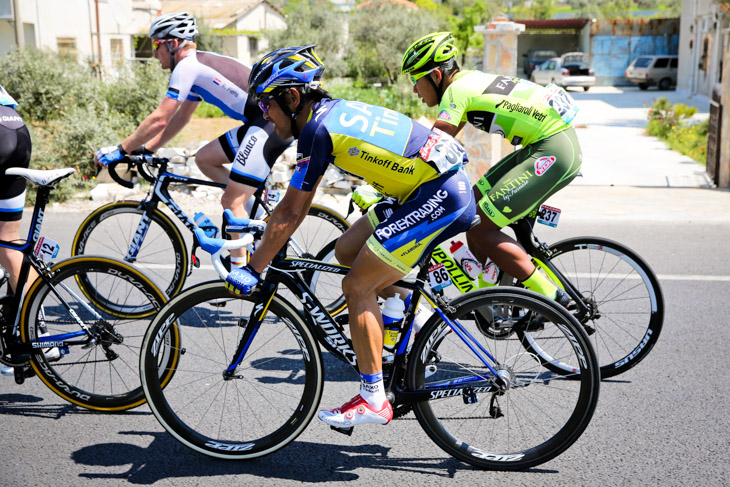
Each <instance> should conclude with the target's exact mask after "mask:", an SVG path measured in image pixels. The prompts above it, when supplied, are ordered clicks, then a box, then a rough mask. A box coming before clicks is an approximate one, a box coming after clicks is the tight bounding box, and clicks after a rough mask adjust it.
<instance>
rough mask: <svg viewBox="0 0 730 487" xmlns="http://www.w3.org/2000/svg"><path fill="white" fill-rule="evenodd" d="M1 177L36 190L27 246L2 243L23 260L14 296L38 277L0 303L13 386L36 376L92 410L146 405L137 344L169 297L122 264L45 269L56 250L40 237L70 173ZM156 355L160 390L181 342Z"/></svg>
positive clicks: (171, 336) (86, 262)
mask: <svg viewBox="0 0 730 487" xmlns="http://www.w3.org/2000/svg"><path fill="white" fill-rule="evenodd" d="M5 172H6V174H8V175H17V176H22V177H24V178H26V179H27V180H28V181H31V182H32V183H34V184H37V185H38V192H37V196H36V202H35V209H34V212H33V218H32V220H31V223H30V228H29V230H28V237H27V239H26V240H25V241H19V242H7V241H0V246H2V247H5V248H8V249H13V250H16V251H18V252H22V254H23V264H22V267H21V271H20V276H19V279H18V285H17V289H25V288H26V284H28V277H29V274H30V269H31V268H32V269H34V270H35V272H36V273H37V274H38V279H36V280H35V281H34V282H33V283H32V284H31V285H30V286H29V288H28V290H27V293H26V294H24V293H22V292H16V293H14V294H13V293H11V292H10V286H9V285H8V286H7V289H8V293H7V294H6V295H5V296H3V297H2V298H0V362H2V363H3V364H4V365H6V366H9V367H12V368H13V373H14V376H15V382H17V383H18V384H22V383H23V382H24V381H25V379H26V378H27V377H30V376H33V375H38V377H39V378H40V379H41V381H42V382H43V383H44V384H45V385H46V386H48V388H49V389H51V390H52V391H53V392H54V393H56V394H58V395H59V396H60V397H62V398H63V399H65V400H67V401H69V402H71V403H73V404H76V405H79V406H82V407H85V408H88V409H92V410H95V411H122V410H125V409H129V408H133V407H136V406H139V405H140V404H142V403H144V401H145V398H144V393H143V392H142V387H141V385H140V380H139V354H140V350H141V345H142V338H143V336H144V333H145V330H146V329H147V326H148V325H149V323H150V320H151V318H152V317H153V316H154V315H155V314H156V313H157V312H158V311H159V310H160V309H161V308H162V306H163V304H164V303H165V301H166V300H167V296H166V295H165V294H164V293H163V292H162V291H160V290H159V289H158V288H157V287H156V286H155V285H154V283H153V282H152V281H150V280H149V278H147V277H146V276H145V275H144V274H142V273H141V272H139V271H138V270H136V269H135V268H133V267H132V266H130V265H129V264H126V263H124V262H122V261H119V260H116V259H112V258H107V257H97V256H80V257H72V258H70V259H66V260H63V261H61V262H58V263H56V264H53V263H51V262H46V260H44V259H48V260H50V259H52V258H54V257H55V256H56V254H57V253H58V244H56V243H55V242H53V241H52V240H51V239H48V238H46V237H42V236H41V226H42V223H43V218H44V214H45V207H46V205H47V203H48V196H49V194H50V192H51V190H52V189H53V187H54V186H55V185H56V183H58V182H59V181H60V180H62V179H64V178H65V177H68V176H69V175H71V174H72V173H73V172H74V169H72V168H69V169H57V170H52V171H38V170H30V169H21V168H10V169H7V170H6V171H5ZM162 340H163V341H165V342H166V343H167V344H168V345H169V351H168V353H167V354H163V355H160V356H159V360H160V375H159V380H160V383H161V384H162V385H163V386H164V385H165V384H166V383H167V382H168V381H169V380H170V378H171V377H172V374H173V372H174V370H175V362H176V361H177V359H178V354H177V350H179V346H176V344H178V345H179V336H178V335H177V334H176V330H174V329H173V330H170V331H169V333H167V334H165V336H163V337H162Z"/></svg>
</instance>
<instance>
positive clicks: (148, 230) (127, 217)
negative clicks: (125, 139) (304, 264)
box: [71, 155, 350, 310]
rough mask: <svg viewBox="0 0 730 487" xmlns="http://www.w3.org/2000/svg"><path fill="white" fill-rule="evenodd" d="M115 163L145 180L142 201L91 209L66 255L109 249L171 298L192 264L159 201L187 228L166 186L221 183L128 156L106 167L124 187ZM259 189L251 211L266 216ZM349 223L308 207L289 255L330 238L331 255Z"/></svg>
mask: <svg viewBox="0 0 730 487" xmlns="http://www.w3.org/2000/svg"><path fill="white" fill-rule="evenodd" d="M120 163H126V164H127V166H128V169H129V170H131V169H132V168H136V170H137V171H138V173H139V174H140V175H141V176H142V177H143V178H144V179H145V180H147V181H148V182H149V183H150V188H149V192H148V194H147V196H146V197H145V199H143V200H142V201H136V200H135V201H117V202H113V203H109V204H106V205H103V206H101V207H99V208H97V209H96V210H94V211H93V212H91V214H89V216H88V217H86V219H85V220H84V221H83V222H82V223H81V226H79V229H78V230H77V231H76V235H75V236H74V239H73V244H72V248H71V255H82V254H100V255H109V254H110V253H111V254H113V255H115V256H116V257H119V258H121V259H123V260H124V261H125V262H129V263H132V264H135V265H136V266H138V267H139V268H140V269H142V270H143V271H144V272H147V273H148V274H150V275H152V276H153V277H154V278H155V279H156V280H157V282H158V284H159V285H160V287H161V288H163V289H164V290H165V292H166V293H167V295H168V296H174V295H176V294H177V293H178V292H180V290H181V289H182V288H183V286H184V284H185V280H186V279H187V277H188V276H189V275H190V273H191V272H192V266H191V260H190V254H189V253H188V250H187V249H188V247H187V245H186V243H185V238H184V237H183V234H182V233H181V232H180V230H179V228H178V226H177V225H175V223H174V222H173V221H172V219H171V218H170V217H169V216H168V215H167V214H165V213H164V212H162V211H161V210H160V208H159V204H160V203H163V204H164V205H165V206H167V207H168V208H169V209H170V211H171V212H172V213H173V214H174V215H175V217H176V218H177V219H178V220H179V221H180V223H182V225H183V226H184V227H185V228H187V229H188V230H190V231H191V232H192V231H194V230H195V229H196V228H198V225H197V224H196V223H195V221H193V219H191V218H189V217H188V216H187V215H186V214H185V212H184V211H183V210H182V209H181V208H180V206H179V205H178V204H177V203H176V202H175V200H174V199H173V197H172V195H171V194H170V192H169V187H170V185H191V184H195V185H198V186H209V187H214V188H225V185H224V184H220V183H216V182H213V181H210V180H202V179H196V178H192V177H188V176H181V175H176V174H173V173H171V172H169V171H168V165H169V163H170V160H169V159H167V158H159V157H152V156H149V155H129V156H127V157H126V158H125V159H123V160H122V161H119V162H115V163H112V164H109V166H107V167H108V169H109V174H110V176H111V177H112V179H114V181H116V182H117V183H119V184H121V185H122V186H125V187H127V188H131V187H133V184H132V183H131V182H130V181H127V180H126V179H124V178H122V177H121V176H120V175H119V174H118V173H117V166H118V164H120ZM265 192H266V191H265V184H262V186H261V187H260V188H259V189H258V190H257V191H256V192H255V193H254V197H253V207H252V208H251V214H252V215H256V214H257V212H258V210H259V208H262V209H263V211H264V213H265V214H266V215H268V214H270V212H271V208H270V207H269V205H268V201H267V197H266V195H265ZM349 227H350V224H349V223H348V221H347V220H346V219H345V218H343V217H342V216H341V215H340V214H339V213H337V212H336V211H334V210H332V209H330V208H327V207H326V206H322V205H312V207H311V208H310V210H309V212H308V214H307V216H306V217H305V219H304V221H303V222H302V224H301V225H300V227H299V229H298V231H297V232H296V233H295V234H294V235H293V237H292V239H291V240H290V244H289V249H290V253H291V254H292V255H296V256H299V257H307V256H309V257H311V256H314V255H316V254H317V253H318V252H319V251H320V250H321V249H322V247H324V246H326V245H327V244H329V243H330V242H332V245H331V246H329V247H328V248H329V249H330V250H329V252H331V254H332V255H334V243H333V241H334V240H335V239H336V238H337V237H338V236H339V235H341V234H342V233H343V232H344V231H345V230H347V229H348V228H349ZM333 310H334V309H333Z"/></svg>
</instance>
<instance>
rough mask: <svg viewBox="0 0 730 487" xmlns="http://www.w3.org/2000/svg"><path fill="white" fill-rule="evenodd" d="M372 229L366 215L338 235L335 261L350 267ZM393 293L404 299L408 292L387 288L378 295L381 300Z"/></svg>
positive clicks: (397, 288)
mask: <svg viewBox="0 0 730 487" xmlns="http://www.w3.org/2000/svg"><path fill="white" fill-rule="evenodd" d="M374 229H375V227H374V226H373V224H372V222H371V221H370V220H369V219H368V216H367V215H365V216H363V217H361V218H359V219H358V220H357V221H356V222H355V223H353V224H352V226H350V228H348V229H347V231H345V233H343V234H342V235H340V237H339V238H338V239H337V243H335V258H336V259H337V262H339V263H340V264H342V265H346V266H350V267H352V265H353V263H354V262H355V259H356V258H357V256H358V255H359V253H360V250H361V249H362V248H363V246H364V245H365V242H366V241H367V239H368V238H370V235H372V234H373V230H374ZM395 293H398V294H400V295H401V297H403V298H405V297H406V296H408V294H409V291H408V290H407V289H406V288H402V287H400V286H388V287H386V288H385V289H383V290H382V291H381V292H380V293H379V294H378V295H379V296H380V297H381V298H389V297H391V296H394V295H395Z"/></svg>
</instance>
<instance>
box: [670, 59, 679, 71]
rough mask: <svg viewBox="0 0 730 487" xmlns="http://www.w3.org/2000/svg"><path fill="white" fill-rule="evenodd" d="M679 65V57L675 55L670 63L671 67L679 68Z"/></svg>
mask: <svg viewBox="0 0 730 487" xmlns="http://www.w3.org/2000/svg"><path fill="white" fill-rule="evenodd" d="M677 66H679V59H677V58H676V57H673V58H672V61H671V62H670V64H669V67H670V68H672V69H677Z"/></svg>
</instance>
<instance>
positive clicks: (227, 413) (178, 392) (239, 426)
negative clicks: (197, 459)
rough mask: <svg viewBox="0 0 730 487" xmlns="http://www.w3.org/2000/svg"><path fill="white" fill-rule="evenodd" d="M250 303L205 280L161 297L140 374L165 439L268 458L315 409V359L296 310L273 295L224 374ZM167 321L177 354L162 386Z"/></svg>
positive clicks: (220, 454)
mask: <svg viewBox="0 0 730 487" xmlns="http://www.w3.org/2000/svg"><path fill="white" fill-rule="evenodd" d="M255 304H256V302H255V300H254V299H253V298H250V297H247V298H239V297H232V296H231V295H230V294H229V293H228V291H227V290H226V289H225V285H224V283H222V282H212V281H211V282H207V283H203V284H199V285H197V286H194V287H191V288H189V289H187V290H185V291H183V292H182V293H181V294H179V295H178V296H177V297H175V298H174V299H173V300H171V301H170V302H169V305H168V306H165V307H164V308H163V309H162V311H160V313H159V314H158V315H157V317H156V318H155V320H154V321H153V323H152V325H151V326H150V328H149V329H148V330H147V334H146V336H145V340H144V345H143V352H142V356H141V371H142V385H143V387H144V391H145V394H146V396H147V400H148V402H149V405H150V408H151V409H152V412H153V413H154V415H155V417H156V418H157V420H158V421H159V422H160V424H162V426H163V427H164V428H165V429H166V430H167V431H168V432H169V433H170V434H171V435H173V436H174V437H175V438H177V439H178V440H179V441H180V442H181V443H183V444H184V445H185V446H187V447H189V448H191V449H193V450H195V451H198V452H200V453H203V454H204V455H208V456H211V457H217V458H226V459H249V458H256V457H259V456H262V455H266V454H269V453H272V452H275V451H277V450H279V449H280V448H283V447H284V446H286V445H287V444H289V443H290V442H291V441H293V440H294V439H295V438H296V437H297V436H299V434H300V433H301V432H302V431H304V428H306V427H307V425H308V424H309V422H310V421H311V420H312V418H313V416H314V413H315V411H316V409H317V406H318V405H319V401H320V398H321V395H322V386H323V381H324V376H323V365H322V357H321V353H320V351H319V348H318V347H317V344H316V342H315V340H314V338H313V337H312V335H311V334H310V332H309V330H308V328H307V326H306V325H305V323H304V322H303V321H302V318H301V317H300V316H299V314H298V313H297V311H296V310H295V309H294V308H293V307H292V306H291V305H290V304H289V303H287V302H286V301H284V300H283V299H281V297H279V296H278V295H276V296H274V298H273V299H272V301H271V302H270V303H269V304H268V310H267V312H266V317H265V319H264V320H263V322H262V323H261V326H260V327H259V328H258V331H257V332H256V334H255V337H254V339H253V342H252V343H251V344H250V347H249V348H248V350H247V352H246V356H245V358H244V359H243V361H242V362H241V364H240V365H239V366H238V368H237V370H236V375H234V376H233V377H232V378H229V379H226V378H224V376H223V374H222V372H223V371H224V370H225V369H226V368H227V367H228V366H229V364H230V362H231V361H232V359H233V357H234V354H235V352H236V348H237V346H238V344H239V342H240V340H241V336H242V334H243V333H244V332H245V330H246V327H247V323H248V320H249V317H250V316H251V312H252V310H253V307H254V305H255ZM173 323H175V326H176V327H177V328H178V330H179V333H180V336H181V340H182V347H183V348H181V349H180V363H179V364H176V367H177V372H176V373H175V376H174V378H173V380H172V381H171V382H170V384H168V385H167V387H166V388H164V390H163V384H162V383H161V381H160V379H159V374H157V372H156V368H157V366H158V365H157V364H158V363H159V361H160V359H159V357H158V346H157V342H158V336H161V335H162V336H164V334H166V333H167V332H166V330H167V329H168V328H169V327H171V326H172V324H173Z"/></svg>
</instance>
